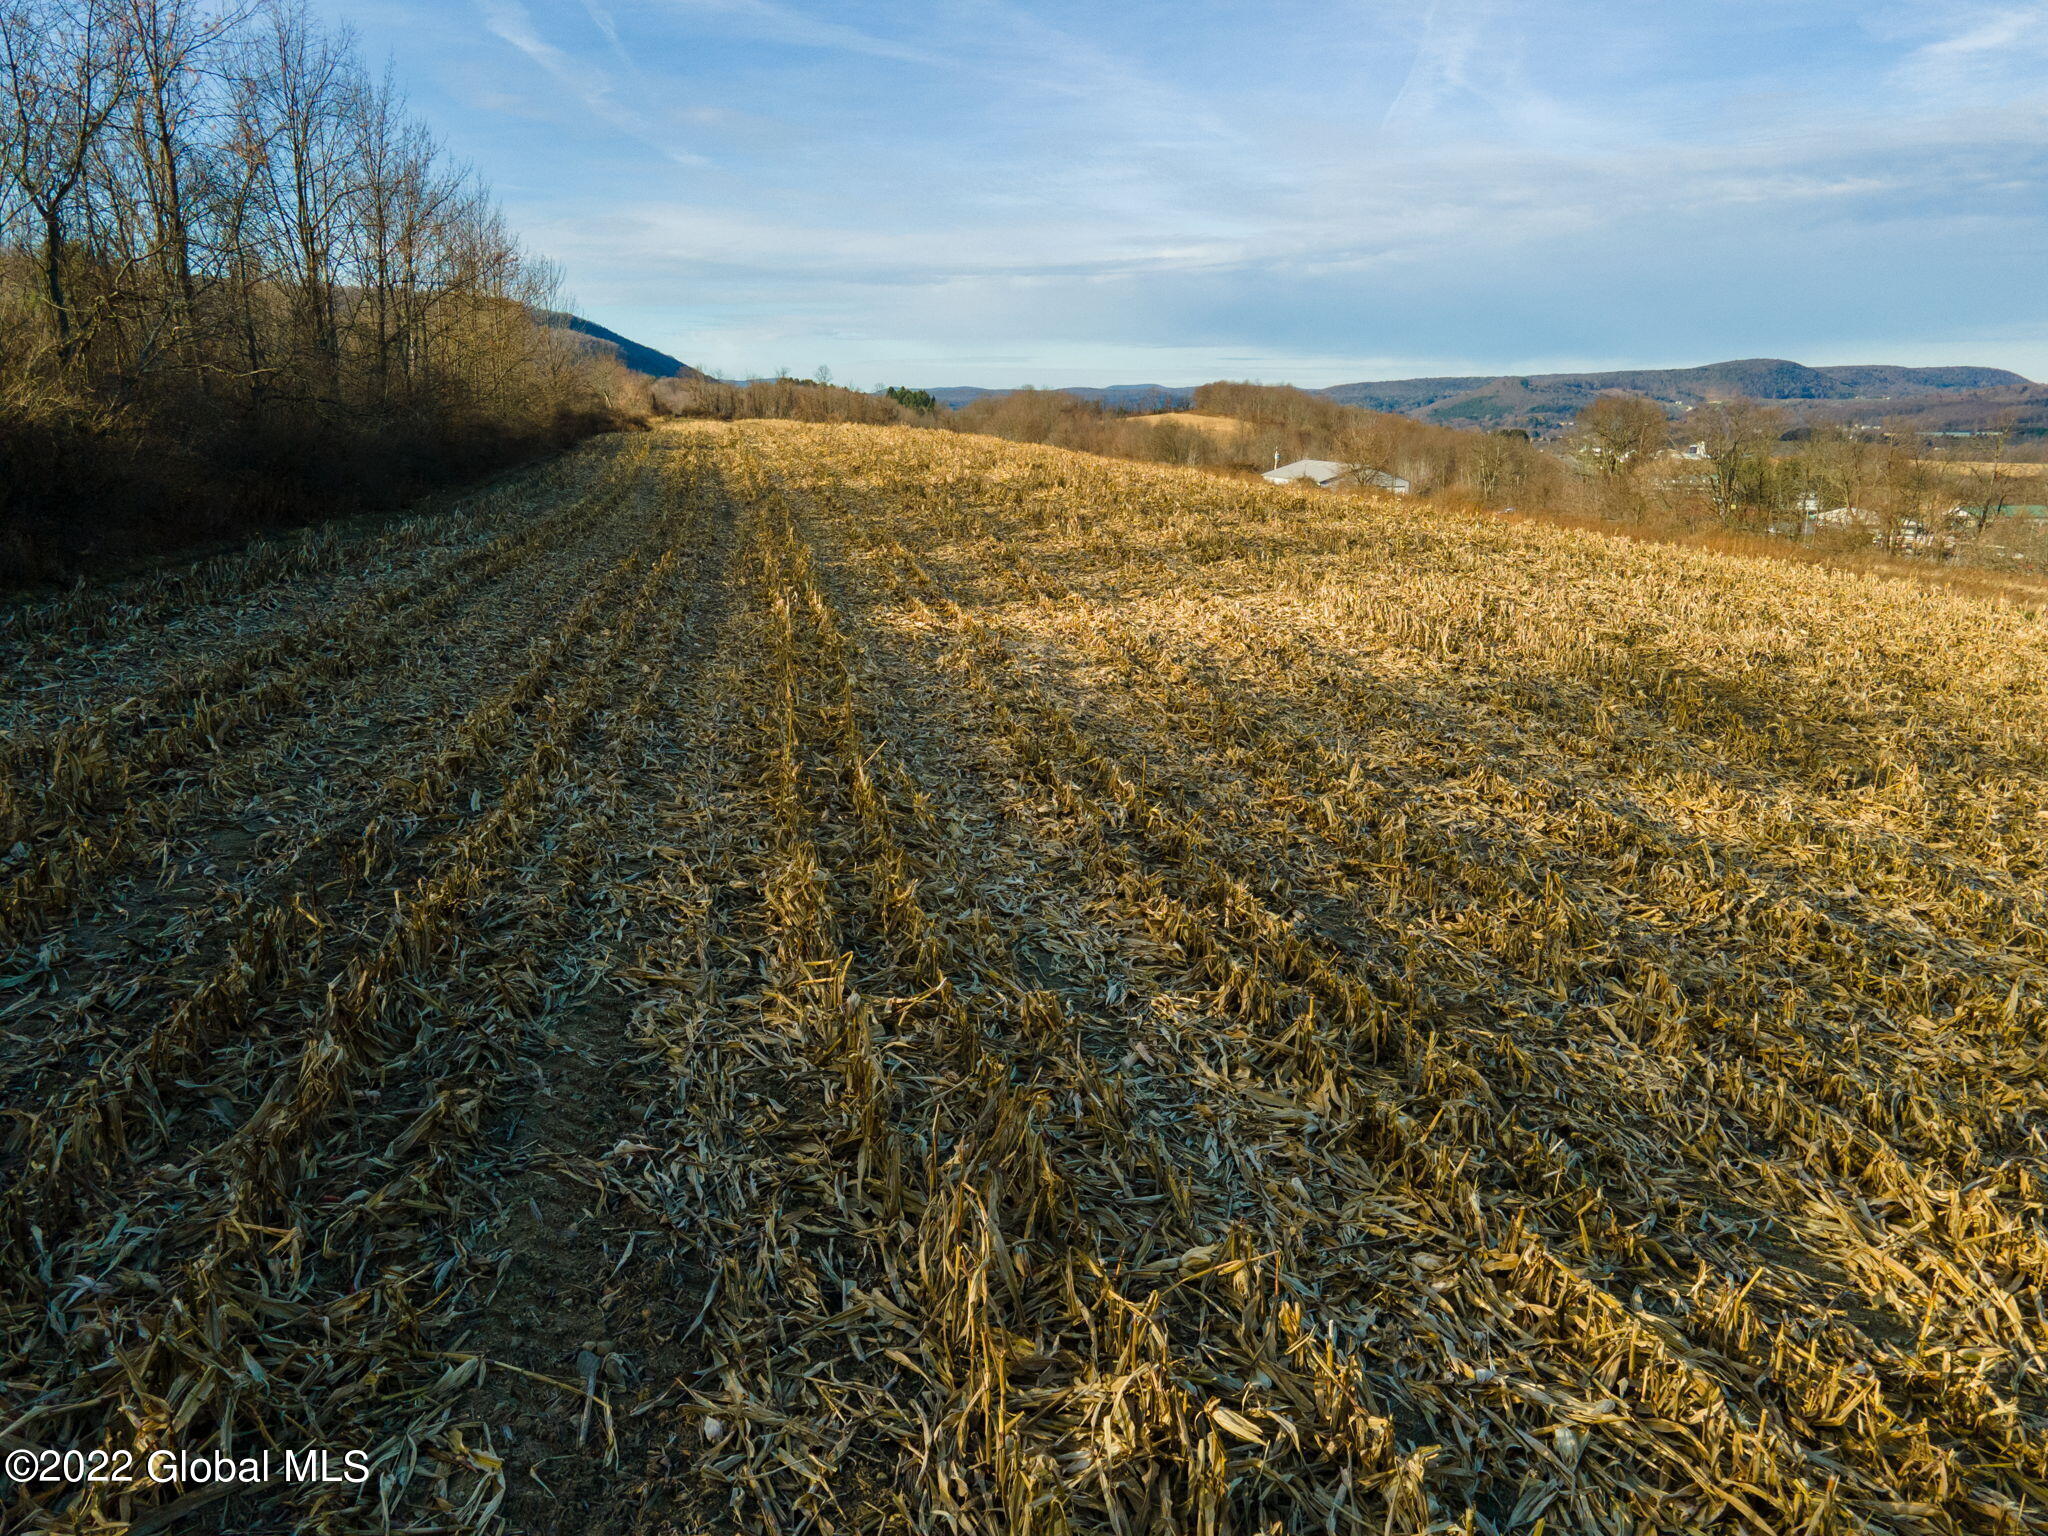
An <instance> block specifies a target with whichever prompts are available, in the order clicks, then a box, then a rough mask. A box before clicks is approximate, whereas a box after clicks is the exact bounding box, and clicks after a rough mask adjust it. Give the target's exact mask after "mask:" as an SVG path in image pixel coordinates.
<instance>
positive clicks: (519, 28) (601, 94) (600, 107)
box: [475, 0, 706, 165]
mask: <svg viewBox="0 0 2048 1536" xmlns="http://www.w3.org/2000/svg"><path fill="white" fill-rule="evenodd" d="M475 3H476V8H477V11H478V13H479V14H480V15H481V16H482V17H483V21H484V26H485V28H486V29H487V30H489V32H490V33H491V35H492V36H494V37H496V38H497V39H498V40H499V41H501V42H504V43H507V44H509V45H510V46H512V47H513V48H516V49H518V50H519V52H520V53H522V54H524V55H525V56H526V57H527V58H528V59H530V60H532V61H533V62H534V63H535V64H537V65H539V66H540V68H541V69H543V70H545V71H546V72H547V74H548V75H549V77H550V78H552V79H553V80H555V81H556V82H557V83H558V84H560V85H562V86H565V87H567V88H568V90H569V91H570V92H572V93H573V94H574V95H575V97H576V98H577V100H578V101H580V102H581V103H582V104H583V106H584V108H585V110H587V111H588V112H589V113H590V114H591V115H592V116H593V117H595V118H597V119H598V120H599V121H601V122H605V123H608V124H610V125H611V126H612V127H613V128H616V129H617V130H618V131H619V132H621V133H623V134H625V135H627V136H628V137H630V138H632V139H634V140H637V141H638V142H639V143H641V144H643V145H645V146H646V147H647V148H649V149H651V150H654V151H655V152H656V153H657V154H659V155H660V156H661V157H662V158H663V159H665V160H668V161H670V162H671V163H673V164H676V165H702V164H704V163H706V162H705V159H704V157H703V156H702V155H698V154H693V153H691V152H690V151H688V150H685V149H682V148H680V147H679V146H677V145H675V144H673V143H670V142H668V136H667V135H666V134H664V133H663V132H662V131H661V129H660V127H659V126H658V125H657V124H655V123H653V122H651V121H650V120H649V119H648V118H647V117H646V116H645V115H644V114H643V113H641V112H639V111H637V110H635V109H634V108H632V107H630V106H628V105H627V104H626V103H624V102H623V101H621V100H620V98H619V91H618V89H617V87H616V85H615V84H614V82H613V80H612V77H611V75H610V73H609V72H608V71H606V70H604V69H602V68H600V67H598V66H597V65H594V64H591V63H590V62H588V61H587V60H584V59H580V58H578V57H576V56H575V55H574V54H571V53H569V52H567V51H566V50H564V49H562V48H559V47H557V46H556V45H555V44H553V43H551V42H549V41H547V40H546V39H545V38H543V37H542V36H541V35H540V32H539V30H538V29H537V28H536V26H535V24H534V19H533V13H532V12H531V11H530V10H528V9H527V7H526V5H525V4H524V3H523V0H475ZM586 10H587V11H589V13H590V14H591V16H592V19H593V20H595V19H596V18H597V16H598V15H600V14H602V13H600V12H598V11H596V9H595V8H594V7H586ZM612 41H613V43H614V44H616V42H617V35H616V33H615V32H614V33H613V34H612Z"/></svg>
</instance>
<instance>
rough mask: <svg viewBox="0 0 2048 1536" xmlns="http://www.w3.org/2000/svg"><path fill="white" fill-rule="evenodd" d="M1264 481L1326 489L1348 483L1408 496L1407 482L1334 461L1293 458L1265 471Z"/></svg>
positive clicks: (1398, 477)
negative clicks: (1309, 483) (1303, 482)
mask: <svg viewBox="0 0 2048 1536" xmlns="http://www.w3.org/2000/svg"><path fill="white" fill-rule="evenodd" d="M1264 478H1265V479H1267V480H1270V481H1272V482H1273V484H1275V485H1286V484H1288V483H1289V482H1290V481H1294V480H1309V481H1313V482H1314V483H1315V484H1317V485H1319V486H1322V487H1323V488H1324V489H1325V490H1329V489H1332V488H1334V487H1336V486H1340V485H1344V484H1351V485H1361V486H1369V487H1371V488H1372V489H1374V490H1379V491H1392V492H1393V493H1394V494H1395V495H1396V496H1405V495H1407V494H1408V482H1407V481H1406V480H1404V479H1402V478H1401V477H1400V476H1399V475H1390V474H1388V473H1387V472H1386V471H1385V470H1384V469H1366V468H1364V467H1363V466H1361V465H1357V464H1339V463H1337V462H1336V461H1335V460H1334V459H1296V460H1295V461H1294V462H1293V463H1292V464H1282V465H1281V466H1280V467H1279V468H1277V469H1269V470H1267V471H1266V473H1265V476H1264Z"/></svg>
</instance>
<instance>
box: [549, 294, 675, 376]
mask: <svg viewBox="0 0 2048 1536" xmlns="http://www.w3.org/2000/svg"><path fill="white" fill-rule="evenodd" d="M540 318H541V320H542V322H543V323H545V324H547V325H552V326H554V327H556V328H557V329H559V330H564V331H574V332H575V333H576V334H577V335H578V336H581V337H583V338H585V340H587V341H588V342H589V343H590V345H591V346H593V347H596V348H599V349H601V350H603V351H608V352H610V353H611V354H612V355H613V356H614V357H616V358H618V360H619V361H620V362H622V363H624V364H625V365H626V366H627V367H628V368H630V369H632V370H633V371H634V372H635V373H644V374H646V375H647V376H648V377H649V378H652V379H708V378H710V377H711V375H710V374H708V373H704V372H702V371H701V370H699V369H696V368H692V367H691V366H690V365H689V364H688V363H684V362H678V361H677V360H676V359H675V358H673V357H670V356H669V355H668V354H667V353H666V352H657V351H655V349H654V348H652V347H649V346H643V345H642V344H641V343H639V342H637V341H634V340H632V339H631V338H630V337H626V336H621V335H620V334H619V333H618V332H617V331H613V330H607V329H606V328H605V327H604V326H601V325H599V324H598V323H597V322H596V321H595V320H586V319H584V318H583V317H582V316H581V315H568V314H563V313H561V312H560V311H558V310H547V311H543V312H542V313H541V316H540Z"/></svg>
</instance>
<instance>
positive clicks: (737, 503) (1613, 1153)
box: [0, 422, 2048, 1536]
mask: <svg viewBox="0 0 2048 1536" xmlns="http://www.w3.org/2000/svg"><path fill="white" fill-rule="evenodd" d="M342 573H346V576H347V580H346V582H345V583H344V584H342V585H340V586H336V587H334V590H335V591H336V593H337V594H338V595H337V598H336V600H335V601H334V602H333V603H331V604H329V605H327V606H325V607H324V608H317V611H316V605H311V604H309V603H308V601H307V599H308V594H309V593H325V592H327V591H328V590H329V588H330V585H331V584H334V583H337V582H340V581H341V576H342ZM300 614H307V615H309V616H307V617H305V618H303V619H301V618H298V617H295V616H296V615H300ZM142 624H148V625H150V626H153V627H154V628H155V632H156V633H158V634H159V635H160V636H161V641H160V643H159V644H158V645H157V646H155V647H154V648H153V649H152V648H140V647H137V646H135V645H134V643H133V634H132V629H133V627H134V626H136V625H142ZM2044 641H2048V632H2044V626H2043V624H2042V623H2041V621H2040V620H2039V619H2037V618H2036V617H2035V616H2034V615H2031V614H2027V613H2023V612H2020V611H2018V610H2014V609H2011V608H1999V607H1994V606H1991V605H1989V604H1985V603H1981V602H1979V601H1977V600H1974V599H1971V598H1967V597H1963V596H1958V595H1955V594H1952V593H1945V592H1940V591H1932V590H1928V589H1925V588H1921V587H1916V586H1912V585H1907V584H1903V583H1896V582H1889V581H1883V580H1878V579H1874V578H1870V577H1864V576H1852V575H1845V574H1841V573H1833V572H1829V571H1826V570H1821V569H1817V568H1794V567H1784V566H1778V565H1773V564H1766V563H1760V562H1755V563H1753V562H1745V561H1742V560H1739V559H1734V558H1729V557H1725V556H1718V555H1712V554H1706V553H1701V552H1697V551H1690V550H1683V549H1674V548H1661V547H1655V546H1644V545H1632V544H1627V543H1622V542H1619V541H1610V540H1604V539H1601V538H1598V537H1596V536H1592V535H1585V534H1579V533H1574V532H1569V531H1563V530H1557V529H1549V528H1544V527H1540V526H1528V525H1514V526H1509V525H1505V524H1503V523H1501V522H1498V521H1495V520H1487V519H1484V518H1478V517H1474V518H1465V517H1462V516H1456V515H1451V516H1444V515H1431V514H1428V513H1422V512H1418V511H1415V510H1413V509H1408V508H1402V507H1399V506H1395V505H1391V504H1381V503H1378V502H1374V501H1371V500H1368V499H1363V498H1349V497H1320V496H1306V495H1302V494H1298V493H1295V492H1291V491H1284V490H1274V489H1269V488H1265V487H1259V486H1245V485H1239V484H1235V483H1225V482H1221V481H1217V480H1215V479H1211V478H1207V477H1202V476H1198V475H1193V474H1189V473H1185V472H1181V471H1175V470H1170V469H1161V468H1151V467H1145V466H1137V465H1130V464H1121V463H1112V462H1106V461H1102V460H1096V459H1090V458H1087V457H1085V456H1081V455H1076V454H1070V453H1065V452H1061V451H1058V450H1053V449H1047V448H1037V447H1029V446H1017V445H1011V444H1006V443H999V442H995V441H993V440H987V439H977V438H972V437H967V436H963V435H958V434H951V433H936V432H920V431H915V430H909V429H895V428H867V427H848V426H809V425H799V424H793V423H778V422H748V423H744V424H712V423H704V424H693V425H689V426H680V427H672V428H669V429H667V430H665V431H661V432H657V433H655V434H652V435H651V436H645V437H641V438H638V439H630V440H628V439H613V440H608V441H606V442H604V443H600V444H597V445H594V446H593V447H591V448H588V449H586V450H584V451H582V452H580V453H578V454H576V455H572V456H571V457H570V458H568V459H566V460H564V461H562V462H560V463H558V464H556V465H554V466H552V467H550V468H548V469H546V470H544V471H540V472H536V473H532V474H529V475H526V476H523V477H515V478H514V479H513V480H511V481H509V482H507V483H505V484H504V485H501V486H499V487H497V488H495V489H493V490H491V491H489V492H487V493H484V494H482V495H480V496H479V497H478V498H476V499H475V500H474V501H473V502H471V503H469V504H467V505H464V506H461V507H458V508H456V509H454V510H453V511H450V512H446V513H443V514H441V515H439V516H437V517H434V518H430V519H422V520H420V521H418V522H416V523H413V524H407V525H403V526H401V527H399V528H397V529H394V530H391V531H389V532H387V533H385V534H383V535H380V536H378V537H377V538H375V539H371V540H366V541H363V542H361V543H359V544H348V543H345V542H337V541H335V540H331V539H330V540H325V541H322V542H319V543H308V544H307V545H305V546H303V547H294V548H292V549H289V550H285V551H279V550H276V549H270V550H260V551H255V552H252V553H251V554H250V555H249V556H247V557H245V558H243V559H240V560H233V559H230V560H222V561H215V562H211V563H209V564H207V565H205V566H200V567H194V568H192V569H191V570H190V571H188V572H185V573H183V574H181V575H179V576H177V577H176V578H165V577H159V578H154V579H153V580H152V581H150V582H149V583H146V584H142V585H139V586H133V587H130V588H127V589H123V590H119V591H114V592H110V593H107V594H104V595H88V594H75V595H73V596H70V597H67V598H65V599H63V600H62V601H60V602H57V603H54V604H52V605H50V606H49V607H48V608H46V609H44V610H40V611H34V610H30V611H24V612H23V613H21V614H18V615H17V616H16V617H15V618H14V619H13V620H12V621H11V622H10V624H9V626H8V627H7V628H6V629H5V630H4V631H0V651H4V653H5V656H6V659H7V663H8V665H9V667H10V669H11V673H12V675H13V676H15V677H17V678H19V679H20V680H21V683H22V686H21V687H20V688H19V689H18V690H10V692H12V693H14V694H15V697H14V698H13V699H11V700H10V703H9V713H8V716H7V724H8V726H9V728H10V732H9V735H8V737H7V738H6V740H5V741H4V742H0V823H4V827H5V832H6V835H5V838H4V839H0V842H4V843H5V845H7V846H9V847H11V848H12V852H10V853H8V854H6V855H5V857H4V868H0V882H4V897H0V940H4V942H5V943H6V944H7V945H8V946H9V951H8V956H9V958H8V959H7V961H6V963H5V967H4V970H5V974H4V975H0V981H4V982H5V983H6V989H5V990H4V991H0V1086H4V1091H5V1093H6V1095H7V1103H8V1107H9V1109H10V1111H11V1112H10V1115H9V1117H8V1120H7V1126H6V1130H5V1142H4V1153H5V1167H6V1176H7V1183H6V1188H5V1190H4V1193H0V1223H4V1225H0V1241H4V1243H5V1245H6V1247H7V1263H6V1267H5V1278H4V1297H0V1304H4V1309H5V1310H4V1317H5V1324H6V1336H7V1340H8V1351H9V1359H8V1363H7V1368H6V1371H5V1380H4V1383H0V1391H4V1410H5V1422H4V1424H0V1433H4V1437H5V1443H6V1444H7V1445H8V1446H9V1447H12V1446H14V1445H16V1444H36V1445H74V1446H80V1447H90V1446H106V1447H117V1448H135V1449H140V1450H143V1451H147V1450H151V1449H156V1448H169V1449H182V1450H191V1451H213V1450H227V1451H230V1452H235V1453H241V1454H247V1453H248V1452H249V1451H250V1450H252V1449H257V1448H261V1447H262V1446H264V1445H275V1446H301V1445H313V1444H324V1445H331V1446H337V1447H349V1448H360V1449H365V1450H368V1451H370V1452H371V1453H372V1456H373V1460H374V1462H375V1468H376V1475H375V1477H374V1478H373V1479H372V1481H371V1482H370V1483H368V1484H366V1485H363V1486H360V1487H355V1486H350V1485H346V1484H337V1485H324V1486H298V1487H293V1486H273V1487H270V1488H265V1489H260V1490H255V1491H245V1492H242V1493H238V1494H235V1495H232V1496H223V1495H222V1494H221V1493H220V1492H219V1491H218V1490H215V1491H211V1492H209V1491H206V1490H174V1489H164V1488H154V1487H148V1486H138V1487H119V1486H102V1487H97V1488H93V1489H89V1490H81V1489H79V1488H77V1487H60V1486H44V1485H38V1486H36V1487H32V1488H29V1489H25V1490H17V1491H16V1492H15V1494H14V1496H13V1502H12V1503H11V1504H10V1505H9V1506H7V1508H6V1511H5V1515H4V1528H5V1529H8V1530H15V1529H19V1530H24V1531H27V1530H38V1531H64V1532H74V1533H87V1532H93V1533H113V1532H118V1531H128V1532H147V1531H166V1530H174V1529H194V1530H200V1529H211V1530H246V1531H257V1530H305V1531H322V1532H397V1531H408V1532H450V1533H453V1532H478V1533H482V1532H528V1531H534V1532H538V1531H543V1530H564V1531H567V1530H578V1531H584V1530H589V1531H621V1532H623V1531H640V1532H677V1533H698V1532H704V1533H708V1532H714V1531H746V1532H773V1533H777V1536H799V1533H808V1532H817V1533H837V1532H902V1533H912V1532H916V1533H927V1532H929V1533H939V1532H948V1533H959V1532H990V1533H1005V1536H1007V1533H1018V1536H1057V1533H1065V1532H1073V1533H1080V1532H1089V1533H1094V1532H1105V1533H1118V1536H1125V1533H1128V1536H1139V1533H1155V1536H1156V1533H1166V1532H1174V1533H1181V1532H1189V1533H1201V1536H1225V1533H1232V1536H1282V1533H1285V1536H1296V1533H1300V1536H1307V1533H1311V1532H1331V1533H1335V1532H1360V1533H1363V1532H1370V1533H1373V1536H1419V1533H1422V1532H1427V1531H1471V1532H1509V1531H1516V1532H1535V1531H1538V1530H1542V1531H1550V1532H1564V1531H1574V1532H1576V1531H1585V1532H1612V1533H1617V1536H1618V1533H1624V1532H1649V1531H1670V1532H1680V1531H1721V1530H1726V1531H1748V1532H1757V1533H1780V1532H1801V1533H1809V1532H1810V1533H1819V1532H1835V1531H1841V1532H1852V1531H1853V1532H1861V1531H1877V1532H1909V1533H1920V1532H1983V1533H2005V1532H2011V1533H2018V1532H2024V1531H2029V1530H2042V1529H2048V1386H2044V1383H2048V1306H2044V1297H2043V1286H2044V1276H2048V1224H2044V1217H2043V1179H2044V1170H2048V1114H2044V1110H2048V1053H2044V1046H2043V1039H2044V1028H2048V1017H2044V1012H2043V996H2044V993H2043V981H2044V979H2048V978H2044V966H2048V923H2044V916H2048V911H2044V900H2043V889H2042V879H2043V869H2044V858H2043V856H2044V853H2048V771H2044V770H2048V745H2044V741H2043V737H2042V731H2041V724H2042V720H2043V714H2042V706H2043V702H2044V699H2043V694H2044V690H2048V680H2044V679H2043V678H2042V676H2041V674H2040V671H2039V668H2038V665H2037V662H2036V658H2038V656H2039V655H2040V654H2041V652H2042V645H2043V642H2044ZM600 1069H602V1071H604V1072H610V1073H611V1074H612V1076H610V1077H609V1078H606V1079H604V1080H605V1081H607V1082H613V1083H617V1084H623V1085H625V1086H624V1088H623V1089H622V1090H621V1091H619V1092H616V1093H610V1092H607V1093H603V1094H595V1093H590V1092H587V1091H583V1090H580V1089H578V1085H579V1084H582V1085H584V1087H585V1088H587V1086H588V1084H589V1083H592V1082H596V1081H598V1078H597V1077H596V1076H592V1075H591V1074H594V1073H599V1072H600ZM578 1074H583V1075H581V1076H579V1075H578ZM550 1093H559V1094H561V1095H563V1096H566V1097H570V1098H580V1099H585V1100H589V1101H591V1102H587V1103H583V1104H580V1105H579V1106H578V1107H577V1113H576V1114H575V1115H570V1116H567V1117H563V1116H560V1115H557V1116H555V1118H556V1119H557V1120H558V1121H559V1122H560V1124H562V1125H566V1126H568V1128H569V1129H568V1131H567V1132H565V1133H564V1135H566V1136H567V1139H568V1141H570V1142H573V1141H575V1140H576V1139H577V1138H582V1139H583V1140H584V1141H585V1142H587V1143H588V1144H587V1145H582V1146H575V1145H567V1144H565V1143H564V1139H563V1135H558V1136H557V1138H556V1142H555V1144H553V1145H551V1148H550V1149H549V1150H548V1151H547V1152H546V1154H545V1155H541V1154H539V1153H537V1152H535V1151H534V1149H533V1146H532V1144H531V1142H530V1140H529V1139H525V1136H526V1133H524V1132H523V1131H522V1130H521V1127H522V1126H523V1125H525V1124H527V1123H528V1122H529V1121H531V1120H534V1119H536V1118H539V1119H543V1120H545V1119H547V1118H548V1117H549V1114H550V1111H549V1109H548V1106H549V1105H550V1104H556V1105H559V1104H561V1102H562V1098H560V1097H558V1098H555V1099H550V1098H549V1094H550ZM564 1191H567V1192H568V1193H567V1194H566V1195H565V1194H564ZM565 1200H567V1201H569V1202H570V1203H571V1204H573V1205H575V1206H576V1210H575V1211H574V1212H573V1214H574V1218H575V1219H574V1220H573V1222H571V1223H570V1225H569V1227H568V1229H567V1230H568V1231H569V1232H570V1233H571V1234H574V1233H576V1232H579V1231H580V1230H581V1229H583V1228H585V1227H590V1228H592V1229H594V1230H597V1229H601V1230H602V1231H603V1232H604V1233H605V1234H606V1236H605V1237H604V1240H603V1247H602V1254H603V1262H601V1263H598V1264H597V1265H596V1266H595V1272H594V1277H593V1278H591V1280H590V1283H589V1285H588V1287H587V1288H586V1289H584V1290H576V1289H575V1288H573V1287H566V1288H565V1286H564V1285H559V1284H556V1283H555V1282H549V1286H552V1287H553V1288H548V1286H543V1285H542V1284H541V1282H540V1281H538V1280H536V1279H535V1278H534V1275H535V1274H536V1273H537V1272H544V1271H537V1270H536V1265H537V1264H539V1262H540V1255H539V1250H540V1249H541V1248H544V1247H547V1246H549V1245H551V1244H552V1243H553V1241H554V1239H553V1238H552V1237H551V1236H550V1234H549V1232H548V1231H547V1230H546V1229H545V1228H544V1226H543V1224H542V1221H541V1218H542V1217H543V1216H545V1217H546V1218H547V1223H548V1225H554V1224H557V1223H559V1222H560V1220H561V1219H562V1214H563V1202H564V1201H565ZM615 1238H616V1241H615V1240H614V1239H615ZM565 1240H566V1239H565ZM649 1266H652V1267H649ZM558 1267H559V1266H558ZM515 1315H516V1316H515ZM518 1316H525V1317H527V1318H528V1321H527V1323H525V1324H521V1325H517V1326H515V1323H516V1322H517V1317H518ZM535 1318H537V1319H539V1323H538V1324H537V1325H535V1324H534V1323H533V1319H535ZM585 1332H587V1333H589V1335H590V1337H588V1338H582V1337H579V1335H581V1334H582V1333H585ZM536 1334H545V1335H550V1336H551V1338H550V1345H549V1347H542V1346H540V1345H537V1344H535V1343H534V1338H535V1336H536ZM557 1335H558V1337H557ZM551 1349H552V1352H550V1350H551Z"/></svg>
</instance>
